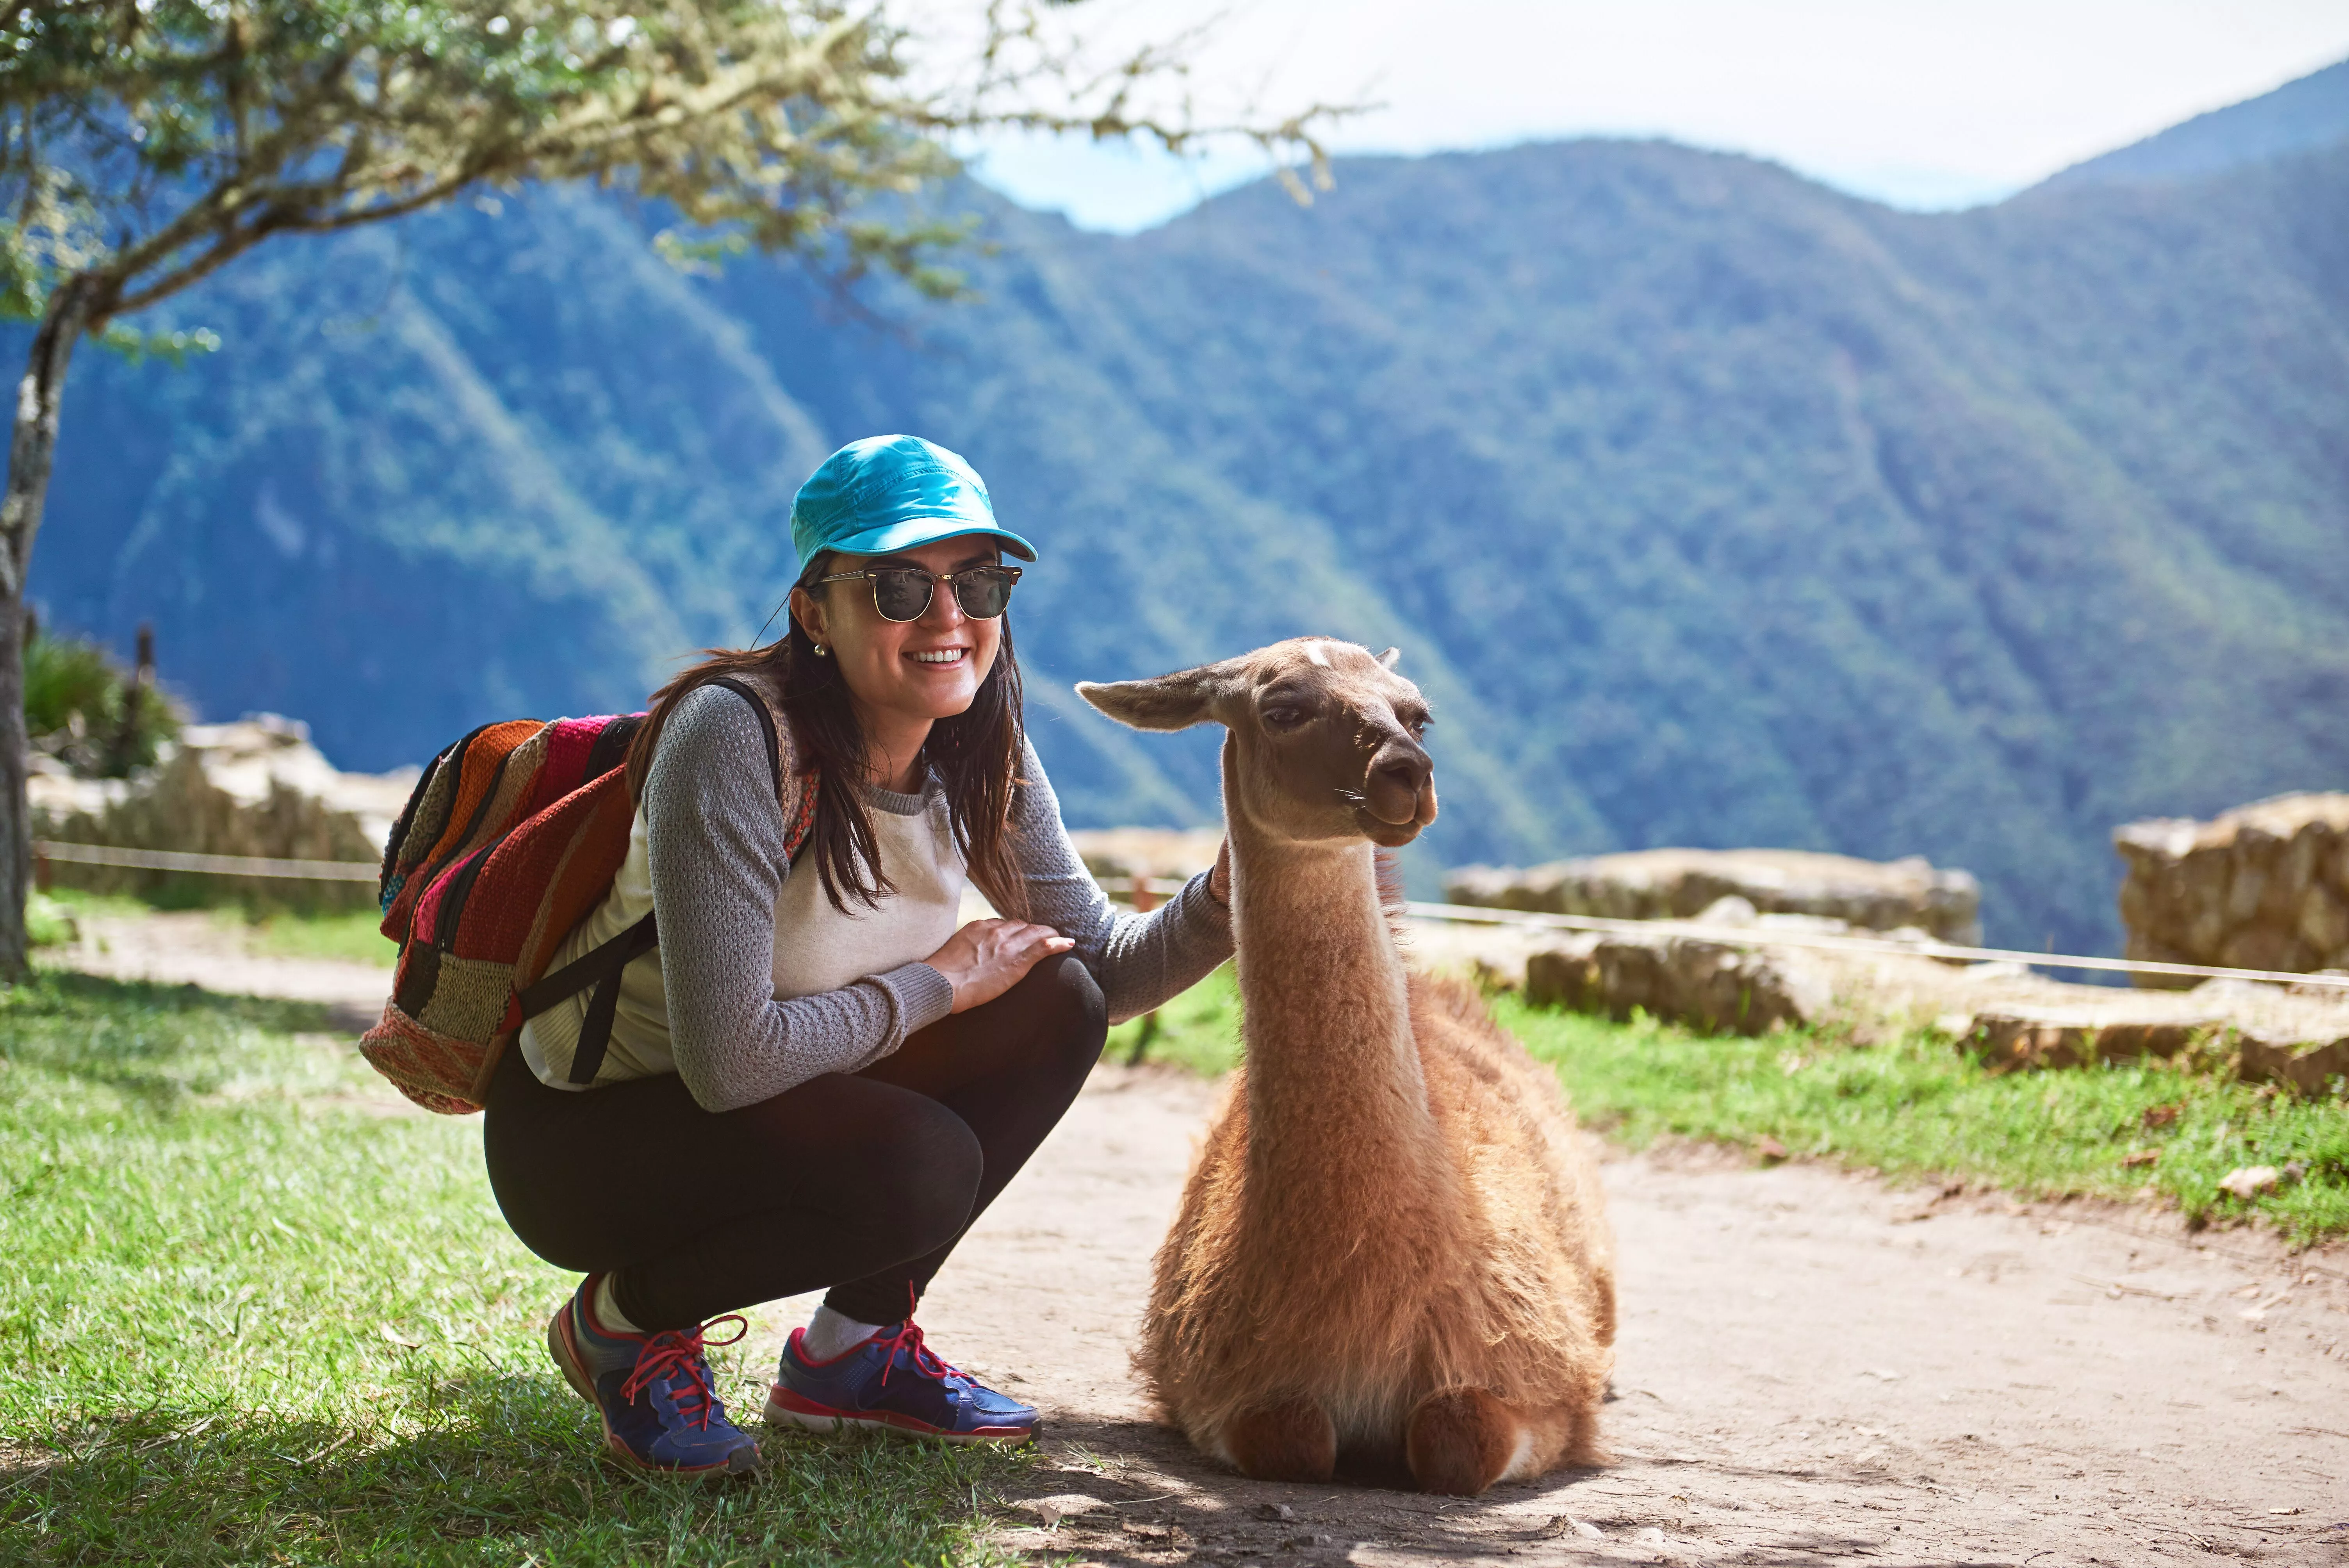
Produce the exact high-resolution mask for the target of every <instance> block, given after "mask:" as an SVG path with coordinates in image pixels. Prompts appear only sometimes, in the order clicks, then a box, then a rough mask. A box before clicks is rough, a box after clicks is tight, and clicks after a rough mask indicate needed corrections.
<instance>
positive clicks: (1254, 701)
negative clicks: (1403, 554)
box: [1077, 637, 1435, 849]
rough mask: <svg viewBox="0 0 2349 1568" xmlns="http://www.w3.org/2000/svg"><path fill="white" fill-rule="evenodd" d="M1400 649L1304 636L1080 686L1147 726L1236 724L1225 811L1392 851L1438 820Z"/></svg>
mask: <svg viewBox="0 0 2349 1568" xmlns="http://www.w3.org/2000/svg"><path fill="white" fill-rule="evenodd" d="M1396 657H1397V654H1396V651H1395V650H1394V649H1392V648H1389V649H1388V650H1387V651H1386V652H1385V653H1383V654H1375V655H1374V654H1372V653H1371V651H1370V650H1369V649H1368V648H1364V647H1361V646H1359V645H1355V644H1353V643H1341V642H1339V641H1337V640H1335V639H1334V638H1330V637H1296V638H1292V639H1290V640H1289V641H1288V642H1286V643H1275V644H1273V645H1272V646H1270V647H1268V648H1258V649H1257V651H1256V652H1255V653H1252V654H1244V655H1241V656H1240V657H1238V658H1236V659H1226V660H1224V661H1223V662H1222V663H1220V664H1213V665H1201V666H1199V667H1198V668H1197V669H1195V670H1183V671H1180V672H1178V673H1177V674H1174V675H1171V676H1159V677H1158V678H1157V679H1155V680H1146V681H1114V682H1111V683H1108V684H1106V685H1096V684H1094V683H1092V682H1090V681H1086V682H1080V683H1079V684H1078V686H1077V695H1078V696H1081V697H1083V698H1084V699H1085V700H1086V701H1087V702H1089V703H1091V704H1092V705H1093V706H1094V707H1097V708H1099V709H1101V710H1102V712H1103V713H1105V714H1107V715H1109V716H1110V717H1112V718H1113V719H1116V720H1117V721H1118V722H1119V723H1121V724H1130V725H1132V726H1133V727H1135V728H1136V729H1188V728H1189V727H1191V726H1193V725H1195V724H1206V723H1211V722H1212V723H1216V724H1220V725H1223V726H1224V727H1226V729H1228V730H1230V731H1231V739H1230V741H1229V743H1228V747H1227V753H1226V755H1227V756H1228V758H1229V759H1230V762H1231V764H1232V766H1229V767H1227V768H1226V769H1225V779H1226V784H1225V789H1226V795H1227V796H1232V797H1236V798H1234V799H1226V801H1225V802H1224V810H1226V811H1229V812H1234V813H1244V814H1245V815H1246V817H1247V820H1248V822H1249V823H1250V825H1251V826H1253V827H1255V828H1257V829H1258V830H1263V831H1265V832H1268V833H1271V834H1273V835H1276V836H1278V837H1280V838H1284V839H1290V840H1321V841H1330V840H1340V841H1342V840H1361V839H1368V840H1370V841H1371V842H1372V843H1375V844H1380V845H1382V846H1384V847H1386V848H1389V849H1392V848H1395V847H1396V846H1398V845H1402V844H1407V843H1409V842H1411V841H1412V840H1413V839H1415V838H1417V837H1419V832H1420V830H1421V829H1423V828H1424V827H1426V826H1427V825H1428V824H1429V823H1430V822H1433V820H1435V764H1434V763H1433V762H1432V761H1430V760H1429V759H1428V755H1427V752H1426V750H1425V748H1423V747H1422V746H1421V745H1420V736H1421V734H1422V733H1423V731H1424V730H1425V729H1426V728H1427V723H1428V711H1427V699H1426V698H1424V697H1423V696H1420V695H1419V688H1418V687H1417V686H1413V685H1412V684H1411V682H1409V681H1407V680H1405V679H1403V678H1402V676H1399V675H1397V674H1395V673H1394V666H1395V660H1396Z"/></svg>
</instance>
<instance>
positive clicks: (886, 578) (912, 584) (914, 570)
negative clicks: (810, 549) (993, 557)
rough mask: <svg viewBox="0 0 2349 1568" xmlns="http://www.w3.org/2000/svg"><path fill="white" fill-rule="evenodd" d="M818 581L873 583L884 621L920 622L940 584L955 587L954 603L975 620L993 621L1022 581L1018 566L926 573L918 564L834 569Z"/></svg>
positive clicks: (874, 605) (875, 603) (1006, 606)
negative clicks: (849, 570) (854, 570)
mask: <svg viewBox="0 0 2349 1568" xmlns="http://www.w3.org/2000/svg"><path fill="white" fill-rule="evenodd" d="M816 581H817V582H818V583H854V582H864V583H872V584H873V607H874V609H875V610H878V611H879V612H880V613H881V618H882V619H883V620H885V621H918V620H920V619H921V618H922V617H923V616H924V615H926V614H928V613H929V608H930V600H931V599H932V598H933V597H935V596H936V593H937V591H938V584H939V583H946V584H947V586H949V587H951V588H952V589H953V590H954V596H955V603H957V604H959V605H961V606H962V613H963V614H966V615H968V616H969V617H970V618H971V619H972V620H974V621H992V620H994V619H995V618H996V617H997V616H998V615H1000V614H1003V612H1004V611H1005V610H1007V609H1009V607H1010V604H1011V589H1012V585H1013V584H1015V583H1018V582H1019V568H1018V567H1017V566H966V567H964V568H963V569H962V570H961V571H959V572H925V571H923V570H922V569H921V568H920V567H918V566H868V567H866V568H865V569H864V571H862V572H835V573H833V574H832V575H831V576H829V577H819V578H817V579H816Z"/></svg>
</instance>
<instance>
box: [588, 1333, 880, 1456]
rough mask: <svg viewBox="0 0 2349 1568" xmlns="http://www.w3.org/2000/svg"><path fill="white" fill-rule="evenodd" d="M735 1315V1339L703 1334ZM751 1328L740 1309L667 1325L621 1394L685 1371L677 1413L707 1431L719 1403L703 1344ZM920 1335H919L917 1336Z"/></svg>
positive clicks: (632, 1394) (639, 1356)
mask: <svg viewBox="0 0 2349 1568" xmlns="http://www.w3.org/2000/svg"><path fill="white" fill-rule="evenodd" d="M729 1318H730V1319H732V1320H733V1322H734V1325H735V1328H734V1338H733V1339H709V1340H705V1339H704V1338H702V1334H703V1332H704V1331H705V1330H707V1329H709V1328H712V1327H715V1326H717V1325H719V1324H721V1323H724V1322H726V1321H727V1320H728V1319H729ZM748 1333H750V1319H748V1318H746V1317H744V1316H743V1315H741V1314H740V1313H739V1312H730V1313H728V1314H727V1315H726V1316H725V1317H713V1318H711V1319H710V1320H709V1322H708V1323H705V1324H703V1325H702V1326H701V1327H699V1328H665V1329H663V1330H662V1331H661V1332H660V1333H658V1334H656V1335H654V1336H652V1337H651V1338H650V1339H647V1340H646V1341H645V1347H644V1348H643V1349H642V1350H639V1351H637V1352H636V1369H635V1370H634V1371H632V1372H630V1373H629V1374H628V1379H627V1381H626V1382H625V1383H623V1384H621V1385H620V1398H623V1399H633V1398H636V1396H637V1395H638V1394H640V1393H642V1392H643V1391H644V1390H645V1389H647V1388H648V1387H651V1386H652V1385H653V1383H654V1382H655V1381H656V1380H657V1379H659V1378H662V1377H678V1375H679V1374H682V1375H683V1381H684V1383H685V1385H686V1386H685V1387H682V1388H680V1389H678V1391H677V1394H676V1399H677V1409H678V1414H679V1415H681V1416H683V1417H684V1418H686V1419H687V1420H688V1421H690V1422H692V1423H693V1424H694V1425H695V1426H697V1427H699V1428H700V1429H703V1430H705V1431H707V1430H708V1429H709V1412H710V1411H711V1410H712V1409H713V1408H716V1406H717V1403H718V1389H717V1387H716V1386H715V1385H714V1384H712V1383H711V1381H710V1377H709V1362H708V1361H707V1360H705V1359H704V1358H703V1355H702V1352H703V1348H704V1346H709V1345H731V1344H733V1343H734V1340H735V1339H740V1338H741V1337H742V1336H744V1335H746V1334H748ZM917 1338H918V1336H917Z"/></svg>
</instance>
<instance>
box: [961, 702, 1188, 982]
mask: <svg viewBox="0 0 2349 1568" xmlns="http://www.w3.org/2000/svg"><path fill="white" fill-rule="evenodd" d="M1019 779H1020V781H1019V787H1018V789H1017V791H1016V792H1015V797H1014V799H1013V801H1012V807H1011V825H1012V829H1013V834H1014V837H1013V844H1014V851H1013V852H1014V856H1015V860H1016V867H1017V870H1018V872H1019V879H1020V886H1019V888H1018V889H1016V890H1012V892H1013V893H1014V895H1015V896H1017V895H1018V894H1021V893H1024V894H1025V895H1026V903H1025V911H1026V915H1027V918H1028V919H1030V920H1032V921H1035V922H1036V923H1039V924H1041V925H1049V926H1051V927H1052V928H1053V929H1054V930H1056V931H1058V932H1060V933H1061V935H1063V936H1067V937H1071V938H1073V939H1074V940H1075V942H1076V946H1075V948H1074V949H1073V950H1072V951H1073V954H1074V956H1075V957H1076V958H1077V960H1078V961H1079V962H1080V963H1081V964H1083V965H1084V966H1085V967H1086V968H1087V969H1089V970H1091V971H1092V976H1093V978H1094V980H1096V981H1097V982H1099V983H1100V985H1101V988H1102V1000H1103V1002H1104V1003H1105V1004H1106V1005H1107V1006H1108V1009H1109V1020H1110V1022H1111V1023H1112V1024H1122V1023H1123V1022H1124V1021H1125V1020H1126V1019H1128V1018H1132V1017H1137V1016H1140V1015H1142V1014H1143V1013H1147V1012H1148V1011H1150V1010H1151V1009H1152V1008H1153V1007H1155V1006H1160V1005H1161V1004H1163V1003H1164V1002H1167V1001H1169V1000H1171V999H1172V998H1174V997H1175V996H1178V995H1181V994H1182V993H1184V992H1185V991H1187V990H1189V989H1190V988H1191V987H1192V986H1193V985H1197V984H1198V983H1199V982H1200V981H1201V980H1203V979H1205V978H1206V976H1207V974H1208V973H1209V972H1210V971H1211V970H1213V969H1214V968H1215V967H1216V965H1218V964H1221V963H1222V962H1223V961H1224V960H1225V959H1226V958H1229V957H1230V956H1231V955H1232V916H1231V912H1230V911H1229V910H1227V909H1226V908H1225V907H1224V906H1223V905H1222V904H1221V903H1217V902H1216V896H1215V894H1213V893H1211V892H1208V891H1207V873H1206V872H1200V873H1199V874H1198V875H1197V876H1195V877H1193V878H1192V879H1191V880H1190V881H1189V882H1187V883H1185V885H1184V888H1183V891H1182V892H1179V893H1177V894H1175V895H1174V898H1172V899H1170V900H1169V901H1167V902H1166V903H1164V904H1161V905H1160V906H1159V907H1158V908H1156V909H1154V910H1152V911H1151V912H1150V913H1148V914H1119V913H1116V912H1115V911H1114V910H1112V908H1111V907H1110V902H1109V899H1108V897H1107V895H1106V894H1104V893H1103V892H1102V890H1101V884H1100V883H1098V882H1094V881H1093V879H1092V872H1088V871H1086V870H1085V865H1084V861H1082V860H1081V859H1079V858H1078V855H1077V847H1076V845H1075V844H1073V843H1071V841H1069V830H1068V828H1067V826H1066V825H1065V824H1063V823H1062V822H1061V802H1060V799H1059V797H1057V796H1056V795H1054V794H1053V793H1052V783H1051V780H1050V779H1047V778H1046V777H1045V776H1044V764H1043V762H1042V761H1041V760H1040V759H1039V758H1038V757H1037V755H1036V748H1034V747H1033V746H1030V747H1029V748H1027V750H1026V751H1025V752H1023V753H1022V754H1021V758H1020V764H1019ZM1005 913H1012V912H1011V911H1008V910H1007V911H1005Z"/></svg>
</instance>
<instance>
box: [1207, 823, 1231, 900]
mask: <svg viewBox="0 0 2349 1568" xmlns="http://www.w3.org/2000/svg"><path fill="white" fill-rule="evenodd" d="M1207 896H1208V897H1209V898H1212V899H1214V900H1215V901H1216V903H1220V904H1222V905H1223V906H1224V907H1225V908H1226V909H1229V908H1231V907H1232V841H1231V836H1230V835H1229V834H1226V835H1225V837H1224V841H1223V842H1222V843H1220V844H1218V845H1216V869H1215V870H1214V871H1211V872H1208V873H1207Z"/></svg>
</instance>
